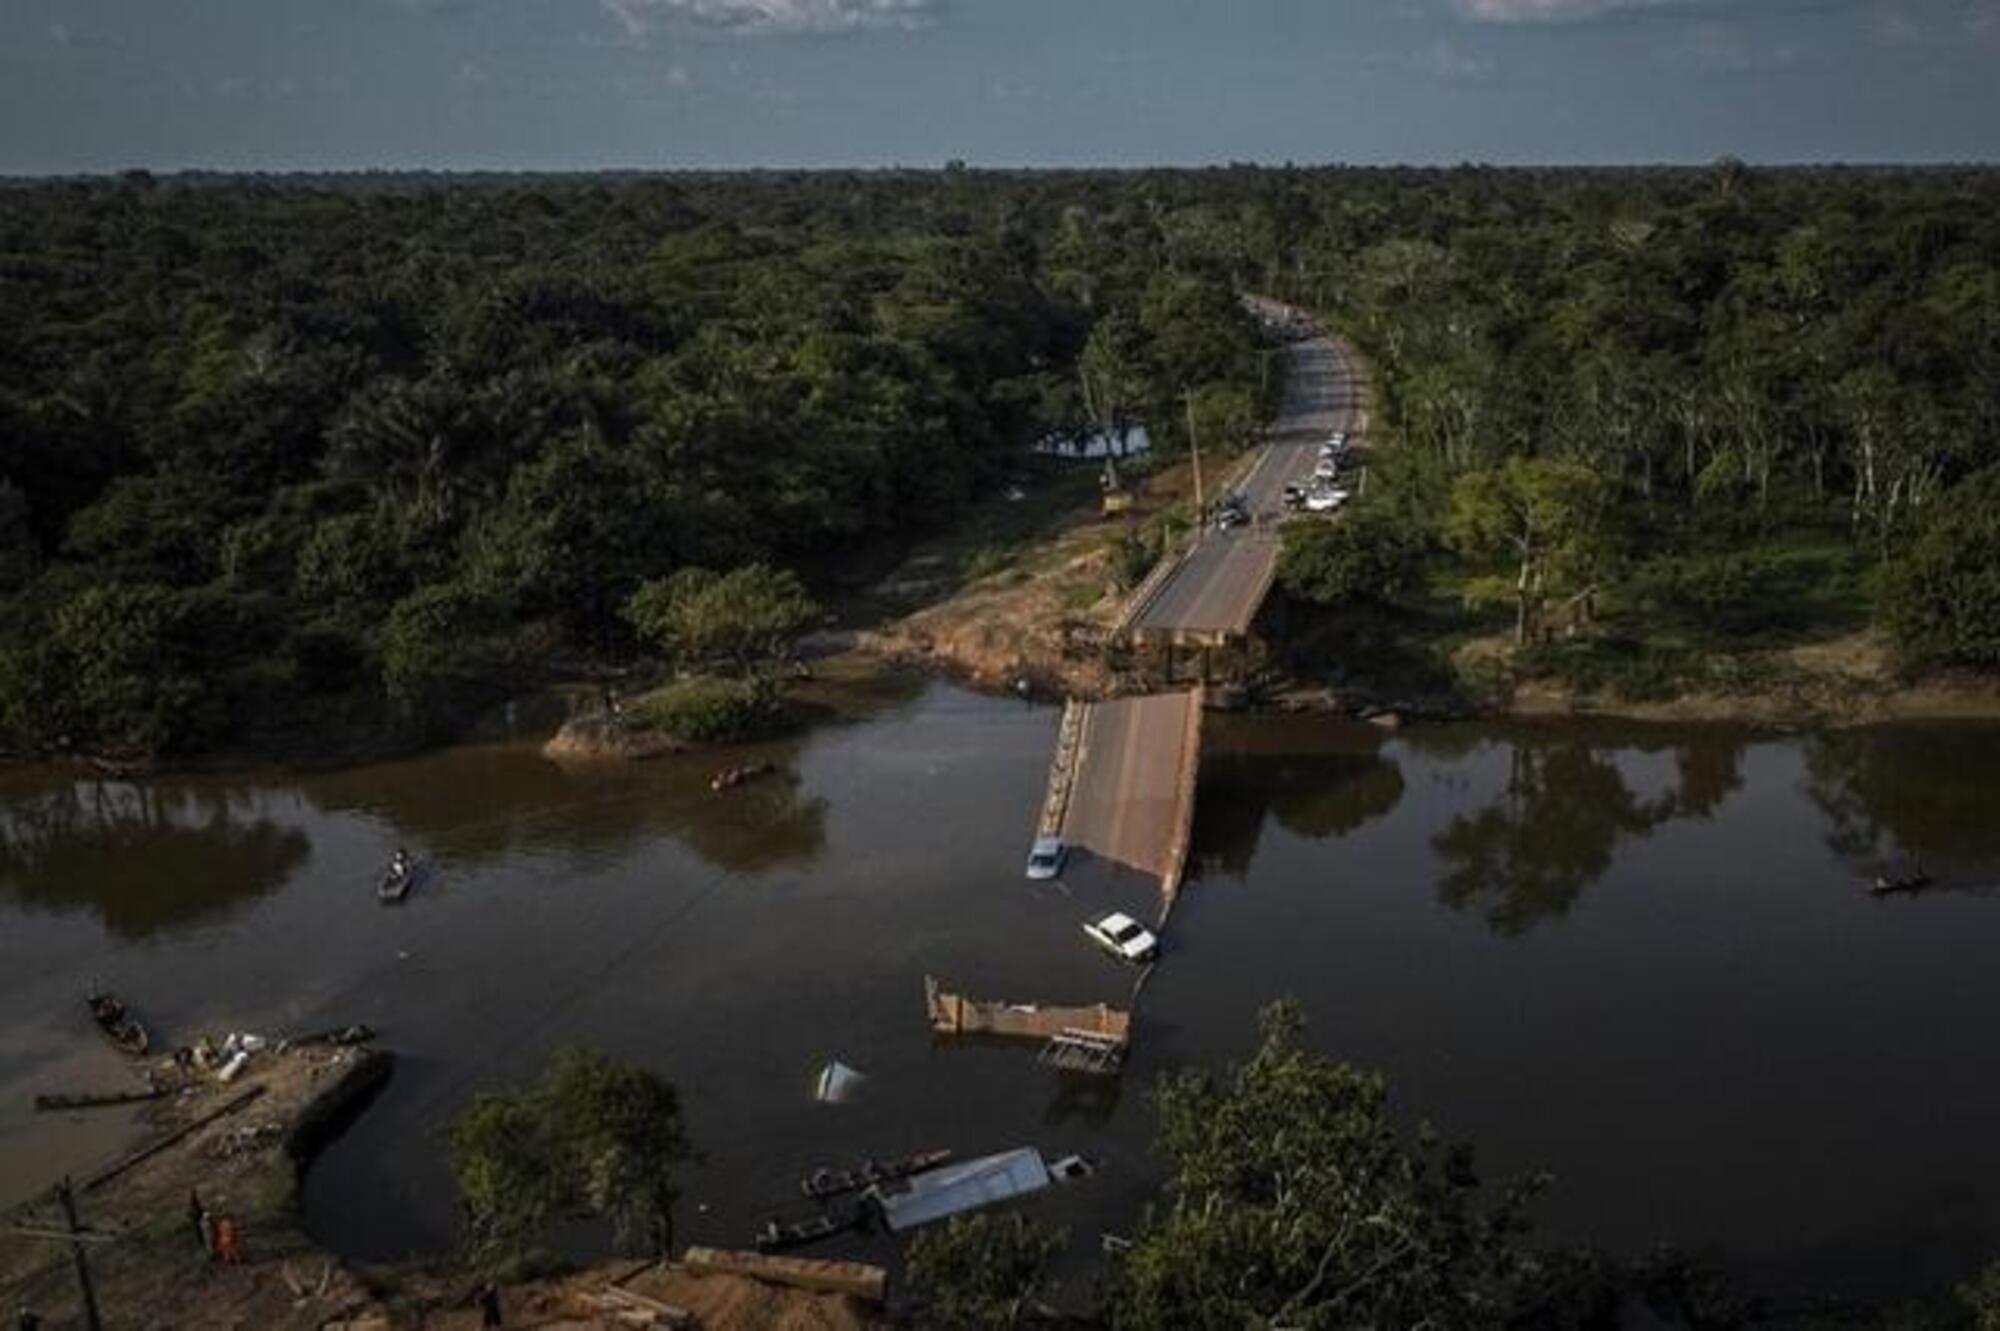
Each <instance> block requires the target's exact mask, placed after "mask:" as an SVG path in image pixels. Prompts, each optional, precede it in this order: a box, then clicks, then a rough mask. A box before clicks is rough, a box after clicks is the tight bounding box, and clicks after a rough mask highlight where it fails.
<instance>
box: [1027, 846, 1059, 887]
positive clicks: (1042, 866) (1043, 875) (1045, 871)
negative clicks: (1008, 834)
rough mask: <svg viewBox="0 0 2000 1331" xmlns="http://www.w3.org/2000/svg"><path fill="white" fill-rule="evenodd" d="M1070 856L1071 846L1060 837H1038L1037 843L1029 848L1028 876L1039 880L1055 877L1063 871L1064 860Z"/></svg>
mask: <svg viewBox="0 0 2000 1331" xmlns="http://www.w3.org/2000/svg"><path fill="white" fill-rule="evenodd" d="M1067 858H1069V847H1068V846H1065V845H1064V844H1063V843H1062V841H1061V839H1060V838H1057V837H1052V836H1045V837H1036V838H1035V844H1034V845H1033V846H1031V847H1029V849H1028V877H1030V878H1033V879H1035V880H1036V881H1037V882H1040V881H1043V880H1045V879H1049V878H1054V877H1055V876H1056V875H1057V874H1059V873H1061V872H1062V867H1063V861H1064V860H1065V859H1067Z"/></svg>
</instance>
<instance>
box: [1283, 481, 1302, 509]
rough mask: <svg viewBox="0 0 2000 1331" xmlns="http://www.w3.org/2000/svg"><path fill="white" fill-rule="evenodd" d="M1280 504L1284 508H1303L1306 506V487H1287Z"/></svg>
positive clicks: (1292, 485) (1295, 485) (1293, 485)
mask: <svg viewBox="0 0 2000 1331" xmlns="http://www.w3.org/2000/svg"><path fill="white" fill-rule="evenodd" d="M1282 502H1283V503H1284V505H1285V507H1286V508H1304V507H1305V506H1306V487H1305V486H1303V485H1298V484H1291V485H1287V486H1286V487H1285V491H1284V495H1283V497H1282Z"/></svg>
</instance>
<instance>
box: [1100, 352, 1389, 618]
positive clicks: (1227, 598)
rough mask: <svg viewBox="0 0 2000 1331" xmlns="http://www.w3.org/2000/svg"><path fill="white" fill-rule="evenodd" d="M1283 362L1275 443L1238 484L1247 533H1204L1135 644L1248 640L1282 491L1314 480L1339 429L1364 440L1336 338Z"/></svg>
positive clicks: (1150, 610)
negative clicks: (1322, 452) (1180, 638)
mask: <svg viewBox="0 0 2000 1331" xmlns="http://www.w3.org/2000/svg"><path fill="white" fill-rule="evenodd" d="M1284 355H1285V361H1286V364H1285V398H1284V401H1283V402H1282V403H1280V404H1279V408H1278V414H1277V418H1276V419H1275V420H1274V421H1273V422H1272V424H1271V428H1270V430H1269V431H1268V438H1269V439H1270V442H1269V443H1268V444H1267V445H1266V446H1265V448H1264V450H1263V452H1262V453H1260V454H1259V455H1258V457H1257V460H1256V461H1255V462H1254V463H1252V464H1251V467H1250V470H1249V472H1248V473H1247V474H1246V475H1245V476H1244V478H1243V481H1242V483H1241V484H1240V485H1238V486H1237V490H1238V492H1239V493H1241V494H1242V495H1243V497H1244V500H1245V501H1246V507H1247V508H1248V509H1249V512H1250V516H1251V522H1250V525H1248V526H1244V527H1237V528H1235V529H1233V530H1231V531H1226V532H1218V531H1213V530H1211V531H1207V532H1204V533H1203V535H1202V538H1201V541H1200V542H1199V543H1198V544H1197V545H1196V546H1195V548H1194V549H1193V550H1192V551H1190V552H1189V553H1188V555H1187V556H1186V558H1185V559H1183V560H1182V562H1181V565H1180V567H1179V568H1177V569H1176V570H1175V571H1174V573H1173V575H1172V576H1171V577H1169V578H1167V579H1166V580H1165V581H1164V582H1162V583H1161V584H1160V585H1159V586H1158V587H1157V588H1156V589H1155V590H1154V591H1153V593H1152V595H1151V596H1150V597H1149V598H1148V599H1147V601H1146V603H1145V604H1144V605H1143V606H1141V607H1140V608H1139V609H1138V611H1137V613H1136V614H1135V615H1134V616H1133V618H1132V620H1131V624H1130V627H1131V630H1132V632H1133V633H1134V634H1135V635H1136V636H1139V637H1145V636H1148V635H1153V636H1167V637H1171V636H1173V635H1177V634H1186V635H1194V636H1222V637H1240V636H1241V635H1243V634H1245V633H1248V632H1249V630H1250V623H1251V621H1252V620H1253V619H1255V618H1256V616H1257V611H1258V609H1259V608H1260V607H1261V606H1262V605H1263V603H1264V597H1265V595H1266V594H1267V593H1268V592H1269V591H1270V589H1271V579H1272V577H1273V576H1274V575H1275V574H1276V572H1277V566H1278V549H1279V543H1278V537H1277V531H1276V528H1277V524H1278V521H1279V519H1281V518H1282V517H1283V516H1284V512H1285V509H1284V488H1285V486H1286V485H1289V484H1304V483H1305V482H1306V481H1307V480H1309V479H1310V478H1311V476H1312V471H1313V467H1314V465H1315V464H1316V463H1317V462H1318V460H1319V445H1320V444H1321V443H1323V442H1324V441H1325V440H1326V438H1327V436H1329V435H1331V434H1332V433H1333V432H1334V431H1335V430H1345V431H1346V432H1347V434H1348V436H1349V439H1350V441H1354V442H1358V441H1359V439H1360V435H1361V433H1362V430H1363V429H1364V427H1365V425H1366V416H1365V410H1364V407H1363V404H1362V401H1361V398H1360V393H1361V378H1360V375H1359V374H1358V373H1357V371H1356V366H1355V361H1354V357H1353V355H1352V353H1351V352H1350V351H1349V350H1348V348H1347V347H1346V346H1344V345H1343V344H1342V343H1340V342H1339V341H1337V340H1336V339H1334V338H1330V337H1315V338H1309V339H1307V340H1304V341H1300V342H1293V343H1290V344H1288V345H1287V346H1286V347H1285V348H1284Z"/></svg>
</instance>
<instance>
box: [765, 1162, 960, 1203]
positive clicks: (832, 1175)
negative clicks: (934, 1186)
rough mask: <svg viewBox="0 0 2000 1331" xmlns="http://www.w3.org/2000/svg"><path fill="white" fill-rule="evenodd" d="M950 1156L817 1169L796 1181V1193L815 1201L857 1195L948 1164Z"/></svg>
mask: <svg viewBox="0 0 2000 1331" xmlns="http://www.w3.org/2000/svg"><path fill="white" fill-rule="evenodd" d="M950 1161H951V1152H950V1151H948V1150H943V1151H919V1152H917V1153H916V1154H914V1155H906V1156H901V1157H899V1158H897V1159H895V1160H879V1161H878V1160H864V1161H863V1162H862V1163H861V1165H860V1166H859V1167H858V1168H855V1169H831V1170H830V1169H819V1170H814V1171H813V1173H812V1174H811V1175H809V1176H808V1177H806V1178H803V1179H800V1180H799V1191H800V1192H802V1193H804V1194H805V1195H806V1196H808V1197H811V1198H813V1199H814V1200H816V1201H823V1200H825V1199H826V1198H828V1197H839V1196H842V1195H843V1194H846V1193H850V1192H860V1191H861V1190H862V1189H863V1188H868V1187H873V1186H874V1185H875V1184H877V1183H889V1182H893V1181H894V1180H896V1179H899V1178H908V1177H910V1175H912V1174H921V1173H923V1172H924V1171H925V1170H927V1169H936V1168H937V1167H938V1166H939V1165H943V1164H949V1163H950Z"/></svg>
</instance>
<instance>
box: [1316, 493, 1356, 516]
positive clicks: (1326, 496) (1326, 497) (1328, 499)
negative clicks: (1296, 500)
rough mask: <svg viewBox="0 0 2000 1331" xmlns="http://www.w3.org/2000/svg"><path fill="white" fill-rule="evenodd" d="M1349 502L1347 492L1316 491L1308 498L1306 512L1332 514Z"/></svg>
mask: <svg viewBox="0 0 2000 1331" xmlns="http://www.w3.org/2000/svg"><path fill="white" fill-rule="evenodd" d="M1347 500H1348V492H1347V491H1346V490H1315V491H1313V492H1312V493H1311V494H1309V495H1307V496H1306V512H1308V513H1331V512H1333V511H1334V510H1335V509H1336V508H1339V507H1340V506H1341V505H1342V504H1344V503H1346V502H1347Z"/></svg>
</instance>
